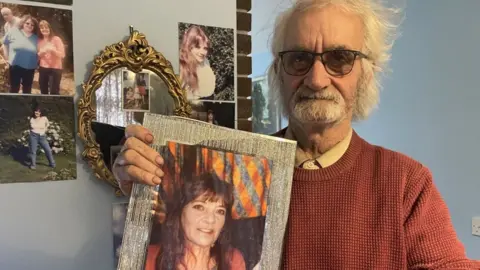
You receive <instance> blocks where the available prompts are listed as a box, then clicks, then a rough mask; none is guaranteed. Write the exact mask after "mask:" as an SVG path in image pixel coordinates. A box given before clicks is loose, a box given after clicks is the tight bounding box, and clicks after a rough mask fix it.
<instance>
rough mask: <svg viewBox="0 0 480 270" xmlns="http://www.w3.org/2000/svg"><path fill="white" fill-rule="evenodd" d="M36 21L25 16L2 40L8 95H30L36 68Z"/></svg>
mask: <svg viewBox="0 0 480 270" xmlns="http://www.w3.org/2000/svg"><path fill="white" fill-rule="evenodd" d="M37 32H38V21H37V19H35V18H34V17H32V16H30V15H25V16H23V17H22V20H21V22H20V24H19V27H18V28H16V27H14V28H12V29H10V31H9V32H8V33H7V34H6V35H5V37H4V38H3V56H4V58H5V60H7V62H8V65H9V66H8V70H9V77H10V93H19V92H20V85H22V93H23V94H31V93H32V85H33V77H34V75H35V70H36V69H37V67H38V55H37V45H38V36H37Z"/></svg>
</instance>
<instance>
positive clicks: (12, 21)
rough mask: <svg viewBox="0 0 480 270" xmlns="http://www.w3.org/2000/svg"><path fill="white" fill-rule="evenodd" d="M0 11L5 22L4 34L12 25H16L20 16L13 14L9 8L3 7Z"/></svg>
mask: <svg viewBox="0 0 480 270" xmlns="http://www.w3.org/2000/svg"><path fill="white" fill-rule="evenodd" d="M0 12H1V13H2V17H3V20H5V24H4V25H3V32H4V34H6V33H7V32H8V31H10V29H12V28H13V27H18V25H19V23H20V18H19V17H17V16H14V15H13V12H12V10H11V9H9V8H7V7H4V8H2V9H1V10H0Z"/></svg>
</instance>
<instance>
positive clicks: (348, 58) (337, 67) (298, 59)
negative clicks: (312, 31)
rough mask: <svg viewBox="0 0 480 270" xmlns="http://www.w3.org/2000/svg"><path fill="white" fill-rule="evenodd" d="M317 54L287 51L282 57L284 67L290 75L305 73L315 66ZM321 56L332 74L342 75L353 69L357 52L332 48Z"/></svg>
mask: <svg viewBox="0 0 480 270" xmlns="http://www.w3.org/2000/svg"><path fill="white" fill-rule="evenodd" d="M316 55H318V54H314V53H311V52H300V51H299V52H285V53H284V54H283V57H282V62H283V68H284V69H285V72H287V73H288V74H290V75H294V76H300V75H305V74H307V73H308V71H309V70H310V68H311V67H312V66H313V63H314V61H315V56H316ZM321 57H322V62H323V64H324V66H325V69H326V70H327V72H328V73H329V74H330V75H332V76H342V75H346V74H348V73H350V71H352V68H353V64H354V62H355V58H356V54H355V52H353V51H347V50H332V51H327V52H324V53H323V54H322V55H321Z"/></svg>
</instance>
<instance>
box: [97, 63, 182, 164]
mask: <svg viewBox="0 0 480 270" xmlns="http://www.w3.org/2000/svg"><path fill="white" fill-rule="evenodd" d="M95 104H96V117H97V119H96V121H95V122H92V131H93V133H94V134H95V140H96V142H97V143H98V144H99V145H100V151H101V152H102V153H103V159H104V162H105V164H106V165H107V167H108V168H109V169H110V168H111V166H112V164H111V162H112V161H113V160H115V157H116V154H118V152H119V151H120V149H121V147H119V146H117V144H118V142H120V141H121V140H122V138H123V136H124V131H123V130H122V129H121V128H118V127H126V126H128V125H130V124H142V123H143V116H144V114H145V112H151V113H156V114H163V115H173V114H174V111H175V101H174V99H173V97H172V96H171V95H170V93H169V91H168V86H167V84H166V83H165V82H164V81H163V80H162V78H161V77H160V76H158V75H157V74H155V73H154V72H152V71H149V70H142V72H139V73H134V72H132V71H130V70H127V69H124V68H122V69H117V70H114V71H113V72H111V73H110V74H108V75H107V76H106V77H105V79H104V80H103V81H102V86H101V87H99V88H98V89H97V91H96V92H95ZM104 124H107V125H104ZM100 133H101V134H108V136H105V135H103V136H96V134H100ZM112 145H113V146H112Z"/></svg>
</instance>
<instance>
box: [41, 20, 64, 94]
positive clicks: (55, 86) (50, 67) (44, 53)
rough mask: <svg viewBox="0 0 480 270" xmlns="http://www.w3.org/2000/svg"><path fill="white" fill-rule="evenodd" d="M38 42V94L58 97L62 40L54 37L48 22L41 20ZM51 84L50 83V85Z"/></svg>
mask: <svg viewBox="0 0 480 270" xmlns="http://www.w3.org/2000/svg"><path fill="white" fill-rule="evenodd" d="M39 26H40V33H39V41H38V58H39V62H40V65H39V68H38V74H39V79H38V83H39V84H40V92H41V93H42V94H44V95H48V94H49V93H50V94H51V95H59V94H60V82H61V80H62V71H63V59H64V58H65V45H64V44H63V41H62V39H61V38H60V37H59V36H57V35H55V33H54V32H53V29H52V26H51V25H50V23H49V22H47V21H45V20H41V21H40V23H39ZM50 82H51V83H50Z"/></svg>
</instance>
